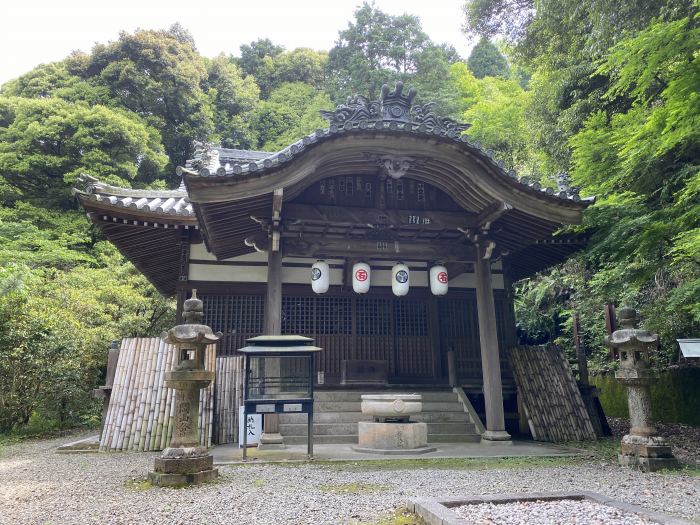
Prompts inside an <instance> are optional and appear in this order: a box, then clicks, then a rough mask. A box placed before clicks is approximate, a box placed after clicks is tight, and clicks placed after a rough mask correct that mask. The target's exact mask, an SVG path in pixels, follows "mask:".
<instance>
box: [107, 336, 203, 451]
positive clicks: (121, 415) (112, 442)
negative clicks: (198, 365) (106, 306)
mask: <svg viewBox="0 0 700 525" xmlns="http://www.w3.org/2000/svg"><path fill="white" fill-rule="evenodd" d="M174 358H175V347H174V346H172V345H169V344H165V343H164V342H163V341H162V340H161V339H160V338H157V337H150V338H148V337H136V338H126V339H124V340H122V345H121V352H120V354H119V361H118V363H117V369H116V373H115V376H114V384H113V387H112V396H111V398H110V402H109V407H108V409H107V416H106V418H105V424H104V428H103V430H102V436H101V439H100V450H103V451H117V450H133V451H150V450H162V449H164V448H165V447H166V446H167V445H168V443H169V442H170V438H171V436H172V433H173V423H174V420H175V417H174V414H175V403H174V399H175V396H174V391H173V390H172V389H171V388H166V387H165V373H166V372H167V371H169V370H171V369H172V367H173V362H174ZM205 368H206V369H207V370H215V368H216V346H215V345H209V346H208V347H207V350H206V356H205ZM213 408H214V386H213V385H209V386H208V387H207V388H205V389H203V390H202V394H201V395H200V406H199V422H198V426H199V431H200V438H201V441H200V442H201V444H202V445H203V446H211V444H212V427H213V421H214V418H213Z"/></svg>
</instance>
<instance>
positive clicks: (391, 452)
mask: <svg viewBox="0 0 700 525" xmlns="http://www.w3.org/2000/svg"><path fill="white" fill-rule="evenodd" d="M352 449H353V450H354V451H355V452H360V453H362V454H380V455H384V456H399V455H406V454H427V453H428V452H435V451H436V450H437V447H418V448H411V449H405V448H404V449H395V448H391V449H382V448H364V447H358V446H354V445H353V447H352Z"/></svg>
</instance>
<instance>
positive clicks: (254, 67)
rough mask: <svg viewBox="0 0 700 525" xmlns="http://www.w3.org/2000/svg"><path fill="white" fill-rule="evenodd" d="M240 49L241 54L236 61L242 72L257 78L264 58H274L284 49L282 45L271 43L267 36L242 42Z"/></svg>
mask: <svg viewBox="0 0 700 525" xmlns="http://www.w3.org/2000/svg"><path fill="white" fill-rule="evenodd" d="M240 50H241V56H240V58H237V59H236V63H237V64H238V66H239V67H240V68H241V70H242V71H243V73H245V74H246V75H252V76H254V77H255V78H258V77H259V76H260V69H261V68H262V66H263V63H264V61H265V58H266V57H269V58H275V57H276V56H277V55H279V54H280V53H281V52H282V51H284V47H282V46H278V45H275V44H273V43H272V40H270V39H269V38H259V39H258V40H255V41H253V42H251V43H250V44H243V45H242V46H241V47H240Z"/></svg>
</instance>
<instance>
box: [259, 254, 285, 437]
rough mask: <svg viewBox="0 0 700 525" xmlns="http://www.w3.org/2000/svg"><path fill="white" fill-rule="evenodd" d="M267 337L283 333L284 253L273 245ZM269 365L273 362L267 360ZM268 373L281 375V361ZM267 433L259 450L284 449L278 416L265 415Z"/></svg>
mask: <svg viewBox="0 0 700 525" xmlns="http://www.w3.org/2000/svg"><path fill="white" fill-rule="evenodd" d="M263 329H264V331H265V335H280V334H281V333H282V251H281V250H277V251H275V250H273V249H272V245H270V249H269V250H268V252H267V293H266V295H265V319H264V323H263ZM266 361H267V362H268V363H269V362H270V361H271V360H270V359H266ZM266 373H273V374H274V373H277V374H279V373H280V368H279V360H277V367H276V370H270V369H269V367H268V369H267V370H266ZM264 429H265V431H264V432H263V433H262V434H261V435H260V443H259V444H258V448H263V449H264V448H266V449H272V448H283V447H284V439H283V438H282V434H280V423H279V415H278V414H265V415H264Z"/></svg>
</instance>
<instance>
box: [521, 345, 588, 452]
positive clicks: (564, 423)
mask: <svg viewBox="0 0 700 525" xmlns="http://www.w3.org/2000/svg"><path fill="white" fill-rule="evenodd" d="M509 358H510V363H511V367H512V369H513V375H514V376H515V382H516V384H517V386H518V395H519V396H520V397H521V399H522V404H523V406H524V408H525V414H526V416H527V419H528V424H529V426H530V432H531V433H532V437H533V439H536V440H538V441H584V440H589V439H596V433H595V431H594V429H593V424H592V423H591V419H590V417H589V415H588V411H587V410H586V407H585V405H584V403H583V399H582V397H581V393H580V391H579V389H578V386H577V385H576V380H575V379H574V376H573V374H572V373H571V368H570V367H569V363H567V361H566V358H565V357H564V353H563V352H562V351H561V349H559V348H558V347H556V346H554V345H547V346H518V347H515V348H511V349H510V352H509Z"/></svg>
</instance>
